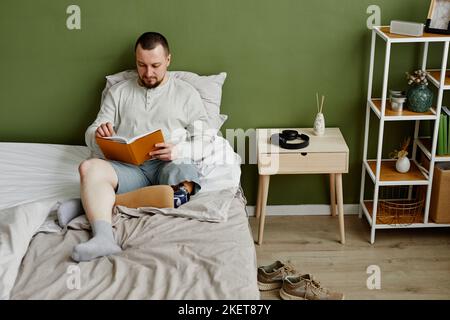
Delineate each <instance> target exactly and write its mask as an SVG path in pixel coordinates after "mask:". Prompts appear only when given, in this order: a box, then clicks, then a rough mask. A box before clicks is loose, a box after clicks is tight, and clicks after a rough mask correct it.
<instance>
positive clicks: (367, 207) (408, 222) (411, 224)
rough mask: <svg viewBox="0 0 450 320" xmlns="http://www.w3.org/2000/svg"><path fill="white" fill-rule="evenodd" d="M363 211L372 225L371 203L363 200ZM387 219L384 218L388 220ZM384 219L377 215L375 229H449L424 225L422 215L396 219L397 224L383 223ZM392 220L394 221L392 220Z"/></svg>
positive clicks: (435, 225)
mask: <svg viewBox="0 0 450 320" xmlns="http://www.w3.org/2000/svg"><path fill="white" fill-rule="evenodd" d="M362 206H363V211H364V213H365V214H366V218H367V220H368V221H369V224H370V225H372V221H373V201H370V200H364V202H363V204H362ZM388 219H389V218H386V220H388ZM386 220H385V218H384V217H381V218H380V217H379V216H378V213H377V223H376V225H375V228H376V229H392V228H394V229H406V228H435V227H450V224H448V223H433V222H428V223H424V222H423V221H424V216H423V213H422V214H420V215H417V216H416V217H414V220H413V219H412V218H409V217H402V218H396V219H395V222H397V223H383V222H385V221H386ZM392 220H394V219H392Z"/></svg>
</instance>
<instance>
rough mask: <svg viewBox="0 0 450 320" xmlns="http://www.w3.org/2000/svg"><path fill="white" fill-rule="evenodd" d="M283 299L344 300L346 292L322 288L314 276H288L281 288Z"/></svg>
mask: <svg viewBox="0 0 450 320" xmlns="http://www.w3.org/2000/svg"><path fill="white" fill-rule="evenodd" d="M280 296H281V298H282V299H283V300H344V294H343V293H339V292H332V291H330V290H328V289H325V288H322V287H321V286H320V283H319V282H317V281H314V280H313V278H312V276H311V275H309V274H304V275H302V276H288V277H285V278H284V281H283V285H282V287H281V290H280Z"/></svg>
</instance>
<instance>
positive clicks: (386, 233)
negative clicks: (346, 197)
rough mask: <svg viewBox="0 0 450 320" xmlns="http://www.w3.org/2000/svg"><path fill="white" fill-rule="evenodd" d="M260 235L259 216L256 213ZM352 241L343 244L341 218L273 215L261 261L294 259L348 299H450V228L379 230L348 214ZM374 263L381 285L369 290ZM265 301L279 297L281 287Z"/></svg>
mask: <svg viewBox="0 0 450 320" xmlns="http://www.w3.org/2000/svg"><path fill="white" fill-rule="evenodd" d="M250 225H251V228H252V232H253V237H254V239H257V234H258V228H257V220H256V219H255V218H254V217H250ZM345 228H346V244H345V245H342V244H340V243H339V241H338V240H339V229H338V220H337V217H331V216H267V217H266V226H265V229H264V242H263V244H262V245H261V246H259V245H256V253H257V259H258V265H267V264H270V263H272V262H274V261H276V260H290V261H291V262H292V263H293V264H294V265H295V266H296V267H297V268H298V270H299V271H300V272H301V273H311V274H312V275H314V277H315V278H316V279H317V280H318V281H319V282H320V283H321V285H322V286H323V287H327V288H329V289H331V290H335V291H339V292H343V293H344V294H345V299H347V300H353V299H450V228H428V229H427V228H421V229H392V230H377V232H376V237H375V244H373V245H371V244H370V243H369V238H370V229H369V225H368V224H367V222H366V221H365V220H364V219H359V218H358V216H357V215H348V216H345ZM370 265H376V266H378V267H379V268H380V270H381V289H379V290H377V289H373V290H369V289H368V288H367V279H368V277H369V276H370V275H371V274H368V273H367V268H368V266H370ZM261 298H262V299H279V298H280V297H279V295H278V291H277V290H275V291H272V292H262V293H261Z"/></svg>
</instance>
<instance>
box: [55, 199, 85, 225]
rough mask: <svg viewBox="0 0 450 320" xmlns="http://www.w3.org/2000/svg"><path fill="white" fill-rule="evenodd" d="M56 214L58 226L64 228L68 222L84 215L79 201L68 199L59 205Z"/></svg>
mask: <svg viewBox="0 0 450 320" xmlns="http://www.w3.org/2000/svg"><path fill="white" fill-rule="evenodd" d="M56 214H57V216H58V223H59V225H60V226H61V227H62V228H64V227H65V226H67V224H68V223H69V222H70V221H72V220H73V219H75V218H76V217H78V216H81V215H82V214H84V209H83V205H82V204H81V199H80V198H77V199H70V200H67V201H65V202H63V203H61V205H60V206H59V208H58V210H57V212H56Z"/></svg>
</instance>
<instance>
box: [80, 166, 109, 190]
mask: <svg viewBox="0 0 450 320" xmlns="http://www.w3.org/2000/svg"><path fill="white" fill-rule="evenodd" d="M78 172H79V173H80V179H81V182H82V183H83V182H84V181H86V180H87V179H95V180H103V181H106V182H109V183H110V184H111V186H112V187H113V188H116V186H117V183H118V178H117V174H116V171H115V170H114V169H113V167H112V165H111V164H110V163H109V162H107V161H105V160H102V159H88V160H84V161H83V162H81V163H80V166H79V167H78Z"/></svg>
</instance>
